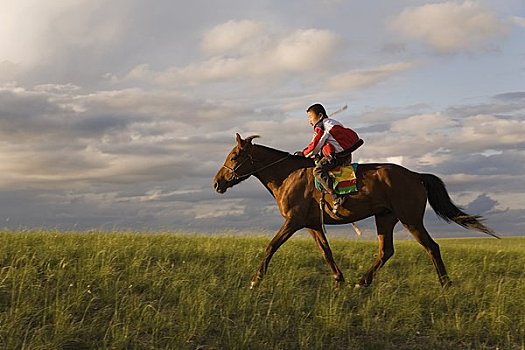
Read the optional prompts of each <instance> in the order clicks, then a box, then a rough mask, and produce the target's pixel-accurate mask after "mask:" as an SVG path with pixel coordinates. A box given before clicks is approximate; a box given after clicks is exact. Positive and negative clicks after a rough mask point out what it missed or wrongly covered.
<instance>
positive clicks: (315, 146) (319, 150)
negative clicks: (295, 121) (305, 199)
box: [296, 103, 359, 214]
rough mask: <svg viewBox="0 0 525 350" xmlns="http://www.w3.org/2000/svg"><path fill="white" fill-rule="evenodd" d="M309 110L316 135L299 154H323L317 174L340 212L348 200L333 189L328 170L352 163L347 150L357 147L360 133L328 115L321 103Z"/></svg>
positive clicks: (315, 170) (335, 210)
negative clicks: (340, 208) (345, 200)
mask: <svg viewBox="0 0 525 350" xmlns="http://www.w3.org/2000/svg"><path fill="white" fill-rule="evenodd" d="M306 113H307V115H308V119H309V121H310V125H312V126H313V127H314V135H313V138H312V141H311V142H310V144H309V145H308V146H307V147H306V148H305V149H304V150H302V151H299V152H296V154H297V155H302V156H304V157H310V158H316V157H317V156H318V155H320V157H321V158H320V159H319V160H318V161H316V165H315V168H314V171H313V173H314V176H315V178H316V179H317V181H319V183H320V184H321V185H322V186H323V188H324V189H325V190H326V192H328V193H330V194H331V195H332V199H333V202H334V206H333V212H334V214H336V213H337V210H338V209H339V207H340V206H341V205H342V204H343V202H344V197H342V196H339V195H337V194H336V193H335V192H334V191H333V187H332V185H333V184H332V180H331V178H330V176H329V174H328V172H329V171H330V170H332V169H334V168H335V167H337V166H340V165H345V164H350V163H351V161H352V154H351V153H349V154H346V152H344V151H345V150H348V149H349V148H351V147H352V146H354V145H355V144H356V142H357V141H359V136H358V135H357V133H356V132H355V131H354V130H352V129H350V128H346V127H344V126H343V124H341V123H340V122H338V121H337V120H334V119H331V118H328V116H327V115H326V110H325V109H324V107H323V106H322V105H321V104H319V103H317V104H314V105H312V106H310V107H308V109H307V110H306ZM343 154H344V156H343Z"/></svg>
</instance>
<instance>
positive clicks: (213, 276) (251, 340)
mask: <svg viewBox="0 0 525 350" xmlns="http://www.w3.org/2000/svg"><path fill="white" fill-rule="evenodd" d="M269 239H270V237H269V236H268V237H255V238H251V237H228V236H221V237H209V236H188V235H177V234H137V233H111V234H106V233H60V232H9V231H4V232H0V242H1V244H0V264H1V265H0V348H2V349H92V348H97V349H98V348H100V349H524V347H525V345H524V344H525V272H524V267H525V238H504V239H502V240H496V239H493V238H480V239H445V240H438V243H439V244H440V246H441V251H442V255H443V259H444V261H445V264H446V265H447V268H448V270H449V274H450V276H451V278H452V280H453V283H454V285H453V286H452V287H451V288H449V289H446V290H443V289H441V287H440V286H439V283H438V280H437V276H436V274H435V272H434V268H433V266H432V263H431V261H430V259H429V258H428V257H427V256H426V254H425V252H424V251H423V249H422V248H421V247H419V246H418V245H417V244H416V243H414V242H412V241H397V242H396V244H395V247H396V254H395V255H394V257H393V258H392V259H391V260H390V261H389V262H388V263H387V265H386V266H385V267H384V268H383V269H382V270H381V272H380V273H379V275H378V276H377V278H376V280H375V282H374V284H373V285H372V286H371V287H370V288H367V289H364V290H354V289H353V288H352V287H351V286H353V285H354V283H355V282H356V281H357V280H358V279H359V277H360V275H361V274H362V273H364V272H365V271H366V270H367V269H368V268H369V266H370V265H371V264H372V261H373V259H374V256H375V254H376V249H377V248H376V243H375V242H371V241H349V240H342V239H334V240H332V241H331V244H332V248H333V251H334V256H335V259H336V261H337V262H338V264H339V266H340V267H341V269H342V270H343V272H344V273H345V277H346V279H347V283H348V285H347V286H346V287H345V288H342V289H340V290H335V289H334V288H333V286H332V280H331V276H330V273H329V269H328V267H327V266H326V265H324V263H323V262H322V260H321V256H320V253H319V251H318V249H317V248H316V246H315V244H314V242H313V240H311V239H306V238H302V237H296V238H293V239H292V240H291V241H290V242H288V243H286V244H285V245H284V246H283V247H282V248H281V250H279V251H278V252H277V254H276V255H275V257H274V259H273V260H272V263H271V264H270V269H269V271H268V274H267V276H266V277H265V279H264V280H263V282H262V284H261V285H260V287H259V288H258V289H256V290H253V291H251V290H249V289H248V288H247V287H248V285H249V280H250V278H251V276H252V274H253V273H254V272H255V270H256V268H257V266H258V264H259V261H260V259H261V257H262V253H263V250H264V248H265V246H266V244H267V242H268V241H269Z"/></svg>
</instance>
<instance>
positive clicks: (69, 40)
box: [0, 0, 126, 66]
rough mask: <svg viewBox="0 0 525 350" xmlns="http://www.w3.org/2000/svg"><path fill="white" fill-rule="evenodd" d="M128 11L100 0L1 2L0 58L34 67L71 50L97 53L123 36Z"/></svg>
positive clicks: (24, 0) (23, 0)
mask: <svg viewBox="0 0 525 350" xmlns="http://www.w3.org/2000/svg"><path fill="white" fill-rule="evenodd" d="M102 4H104V6H102ZM102 7H103V10H102ZM108 13H111V14H112V16H108ZM125 14H126V10H125V9H123V8H122V7H121V6H117V5H116V4H115V5H114V6H111V5H109V6H108V5H105V2H103V1H100V0H95V1H85V0H81V1H75V2H68V1H54V2H53V3H47V4H44V3H42V2H40V1H37V0H20V1H19V2H18V3H17V6H12V4H8V3H6V2H2V3H1V4H0V22H2V26H1V27H0V42H2V45H1V46H0V58H2V59H4V60H7V61H10V62H12V63H14V64H21V65H23V66H35V65H42V64H45V63H50V61H51V60H53V59H56V57H58V56H60V55H62V54H63V53H64V52H65V51H69V50H82V51H84V50H85V51H86V52H88V51H91V54H96V53H97V52H99V50H103V49H104V48H105V49H108V48H109V47H110V46H111V44H112V43H114V42H115V41H116V40H117V39H118V38H120V35H121V34H122V31H121V29H122V27H123V19H124V18H125ZM13 38H16V40H13Z"/></svg>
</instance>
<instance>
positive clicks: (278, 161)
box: [222, 153, 290, 179]
mask: <svg viewBox="0 0 525 350" xmlns="http://www.w3.org/2000/svg"><path fill="white" fill-rule="evenodd" d="M289 157H290V154H289V153H288V154H287V155H286V156H284V157H282V158H279V159H278V160H276V161H274V162H272V163H270V164H267V165H265V166H263V167H262V168H260V169H255V170H253V171H250V172H249V173H247V174H244V175H238V174H237V169H239V167H241V166H242V165H243V164H244V163H245V162H246V161H247V160H248V159H249V160H250V163H251V164H252V166H253V167H254V168H255V162H256V161H255V160H254V159H253V157H252V155H251V154H249V155H248V157H246V159H244V160H243V161H242V162H240V163H239V164H237V166H236V167H235V168H233V169H232V168H230V167H229V166H227V165H226V164H223V165H222V166H223V167H224V168H226V169H228V170H229V171H231V172H232V174H233V178H236V179H240V178H241V177H248V176H250V175H253V174H255V173H258V172H259V171H262V170H264V169H267V168H269V167H271V166H274V165H275V164H277V163H280V162H282V161H283V160H285V159H287V158H289Z"/></svg>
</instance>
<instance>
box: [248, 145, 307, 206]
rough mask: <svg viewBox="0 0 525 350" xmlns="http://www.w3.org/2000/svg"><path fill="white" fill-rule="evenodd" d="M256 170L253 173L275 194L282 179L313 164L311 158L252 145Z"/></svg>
mask: <svg viewBox="0 0 525 350" xmlns="http://www.w3.org/2000/svg"><path fill="white" fill-rule="evenodd" d="M252 156H253V159H254V164H255V167H256V169H262V170H260V171H257V172H256V173H255V174H254V175H255V177H257V178H258V179H259V181H261V182H262V183H263V185H264V186H265V187H266V188H267V189H268V190H269V191H270V192H271V193H272V194H273V195H274V196H275V193H276V191H278V190H279V188H280V186H281V185H282V183H283V181H284V180H285V179H286V178H287V177H288V176H290V174H291V173H293V172H294V171H295V170H297V169H302V168H307V167H312V166H313V161H312V159H308V158H304V157H297V156H293V155H291V154H289V153H287V152H283V151H279V150H276V149H273V148H269V147H266V146H260V145H254V151H253V153H252Z"/></svg>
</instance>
